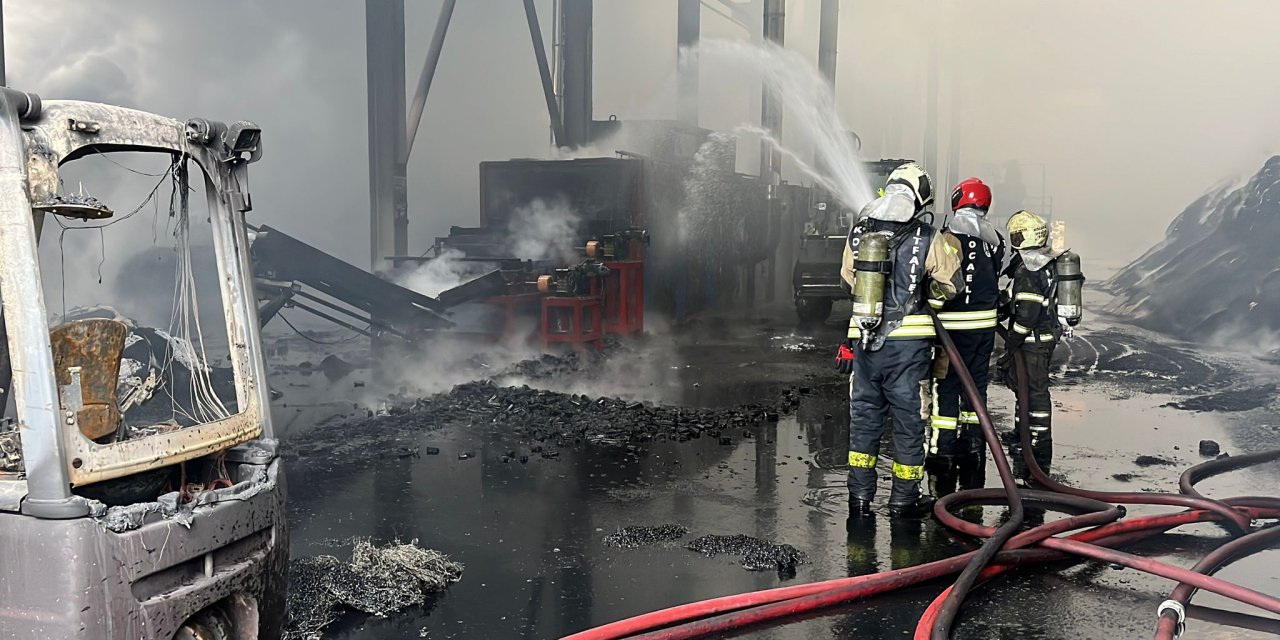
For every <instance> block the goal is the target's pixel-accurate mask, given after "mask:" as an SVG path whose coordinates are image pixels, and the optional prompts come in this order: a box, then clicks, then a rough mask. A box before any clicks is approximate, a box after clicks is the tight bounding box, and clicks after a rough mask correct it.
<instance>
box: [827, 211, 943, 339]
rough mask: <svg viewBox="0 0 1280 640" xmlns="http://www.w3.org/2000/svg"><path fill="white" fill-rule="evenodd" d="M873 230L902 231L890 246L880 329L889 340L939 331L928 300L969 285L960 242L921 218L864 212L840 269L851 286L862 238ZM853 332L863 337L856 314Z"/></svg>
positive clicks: (854, 336)
mask: <svg viewBox="0 0 1280 640" xmlns="http://www.w3.org/2000/svg"><path fill="white" fill-rule="evenodd" d="M908 226H910V228H909V229H906V230H905V231H904V228H906V227H908ZM867 232H879V233H884V234H885V235H888V236H894V235H895V234H898V233H899V232H902V233H901V234H900V235H898V236H897V240H896V242H897V244H896V246H891V247H890V251H889V257H890V260H892V262H893V265H892V271H891V272H890V275H889V277H888V278H887V279H886V282H885V291H884V311H883V315H882V317H881V321H880V326H879V327H878V328H877V332H880V333H881V334H882V336H883V338H884V339H888V340H910V339H922V338H933V337H935V336H936V332H935V331H934V328H933V318H931V317H929V314H927V313H925V310H924V305H925V304H926V302H925V300H926V299H928V298H929V297H941V298H944V299H948V300H949V299H951V298H952V297H954V296H955V295H956V292H957V291H959V290H960V288H961V287H963V286H964V280H963V274H962V272H961V271H960V242H959V241H958V240H956V238H955V236H953V235H951V234H950V233H948V232H946V231H938V230H935V229H934V228H933V227H930V226H929V225H927V224H924V223H923V222H921V221H920V220H918V219H916V220H911V221H909V222H890V221H886V220H878V219H874V218H862V219H861V220H859V221H858V222H857V223H856V224H854V225H853V228H852V229H850V230H849V238H848V241H847V242H846V243H845V248H844V258H843V261H842V263H841V266H840V275H841V277H842V278H843V279H844V281H845V284H847V285H848V286H850V287H852V286H853V283H854V280H855V278H856V277H857V276H856V274H857V271H856V269H855V266H856V262H857V259H858V242H859V241H860V240H861V237H862V234H864V233H867ZM848 338H849V339H850V340H860V339H861V338H862V329H861V328H860V327H859V326H858V325H857V323H856V322H855V321H854V320H853V319H852V318H851V319H850V321H849V333H848Z"/></svg>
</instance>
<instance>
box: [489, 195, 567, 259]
mask: <svg viewBox="0 0 1280 640" xmlns="http://www.w3.org/2000/svg"><path fill="white" fill-rule="evenodd" d="M580 222H581V218H580V217H579V216H578V214H577V213H575V212H574V211H573V209H572V208H570V207H569V201H568V200H566V199H564V198H557V199H554V200H551V201H550V202H548V201H546V200H543V199H541V198H538V199H536V200H534V201H533V202H530V203H529V204H528V205H526V206H523V207H520V208H518V209H516V210H515V211H514V212H513V213H512V214H511V220H510V222H509V223H508V225H507V229H508V232H509V238H510V242H511V247H510V249H511V255H512V256H514V257H516V258H520V259H522V260H556V261H559V262H563V263H572V262H578V261H579V260H581V256H579V254H578V253H577V247H576V244H577V242H576V241H577V239H578V225H579V223H580Z"/></svg>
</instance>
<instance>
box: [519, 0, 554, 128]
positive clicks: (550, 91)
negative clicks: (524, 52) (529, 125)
mask: <svg viewBox="0 0 1280 640" xmlns="http://www.w3.org/2000/svg"><path fill="white" fill-rule="evenodd" d="M524 15H525V18H527V19H528V20H529V38H530V39H531V40H533V56H534V58H536V59H537V62H538V76H539V77H540V78H541V79H542V96H543V98H545V99H546V101H547V116H548V117H549V118H550V119H551V142H552V143H553V144H555V145H556V146H557V147H559V146H563V145H564V120H563V119H561V117H560V105H559V104H558V103H557V102H556V89H555V87H554V86H553V85H552V82H551V65H550V64H548V63H547V48H546V45H544V44H543V42H542V23H541V22H539V20H538V8H537V7H535V6H534V4H533V0H524Z"/></svg>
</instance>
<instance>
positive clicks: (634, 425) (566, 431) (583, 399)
mask: <svg viewBox="0 0 1280 640" xmlns="http://www.w3.org/2000/svg"><path fill="white" fill-rule="evenodd" d="M799 404H800V391H798V390H795V389H789V390H786V391H784V392H783V393H782V395H781V396H780V397H779V398H778V399H777V400H776V401H775V402H774V403H772V404H770V405H763V404H750V405H743V406H740V407H736V408H733V409H708V408H695V407H673V406H663V405H653V404H651V403H646V402H629V401H627V400H623V399H621V398H592V397H590V396H585V395H574V394H566V393H559V392H556V391H545V390H539V389H532V388H529V387H528V386H522V387H503V386H499V385H497V384H495V383H493V382H492V381H488V380H485V381H478V382H468V383H465V384H460V385H458V386H456V387H454V388H453V390H452V391H450V392H449V393H444V394H438V395H434V396H431V397H428V398H423V399H420V400H417V401H415V402H414V403H413V404H411V405H409V406H407V407H404V408H403V409H401V410H400V411H397V412H396V413H402V415H405V416H406V417H409V418H413V417H414V416H429V417H430V419H431V420H432V421H433V422H435V423H436V424H448V423H463V424H471V425H476V424H482V423H483V424H494V425H497V426H499V427H501V428H503V429H504V430H508V431H511V432H513V433H515V434H517V435H522V436H525V437H528V438H529V439H532V440H536V441H539V442H546V441H555V442H556V444H558V445H561V446H567V445H570V444H580V443H582V442H583V441H586V442H592V443H601V444H623V443H634V442H645V441H649V440H664V439H671V440H680V441H683V440H690V439H693V438H698V437H700V436H702V435H704V434H705V435H708V436H711V437H721V434H722V433H727V432H730V431H731V430H735V431H734V432H735V433H741V431H742V430H743V429H744V428H745V427H749V426H752V425H754V424H757V423H760V422H764V421H776V420H778V417H779V416H780V415H781V414H784V413H790V412H792V411H794V410H795V408H796V407H797V406H799ZM722 439H723V438H722Z"/></svg>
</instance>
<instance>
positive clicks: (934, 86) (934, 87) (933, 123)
mask: <svg viewBox="0 0 1280 640" xmlns="http://www.w3.org/2000/svg"><path fill="white" fill-rule="evenodd" d="M928 19H929V26H930V28H929V52H928V56H929V69H928V72H927V73H926V74H925V82H926V83H927V85H926V86H925V110H924V170H925V171H927V172H928V173H929V175H931V176H933V181H934V185H933V190H934V193H935V194H936V193H937V191H938V189H939V188H940V187H941V185H940V184H938V183H940V182H941V181H942V180H943V174H942V173H941V172H940V171H938V14H937V13H936V12H932V11H931V12H929V18H928ZM943 188H945V187H943Z"/></svg>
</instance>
